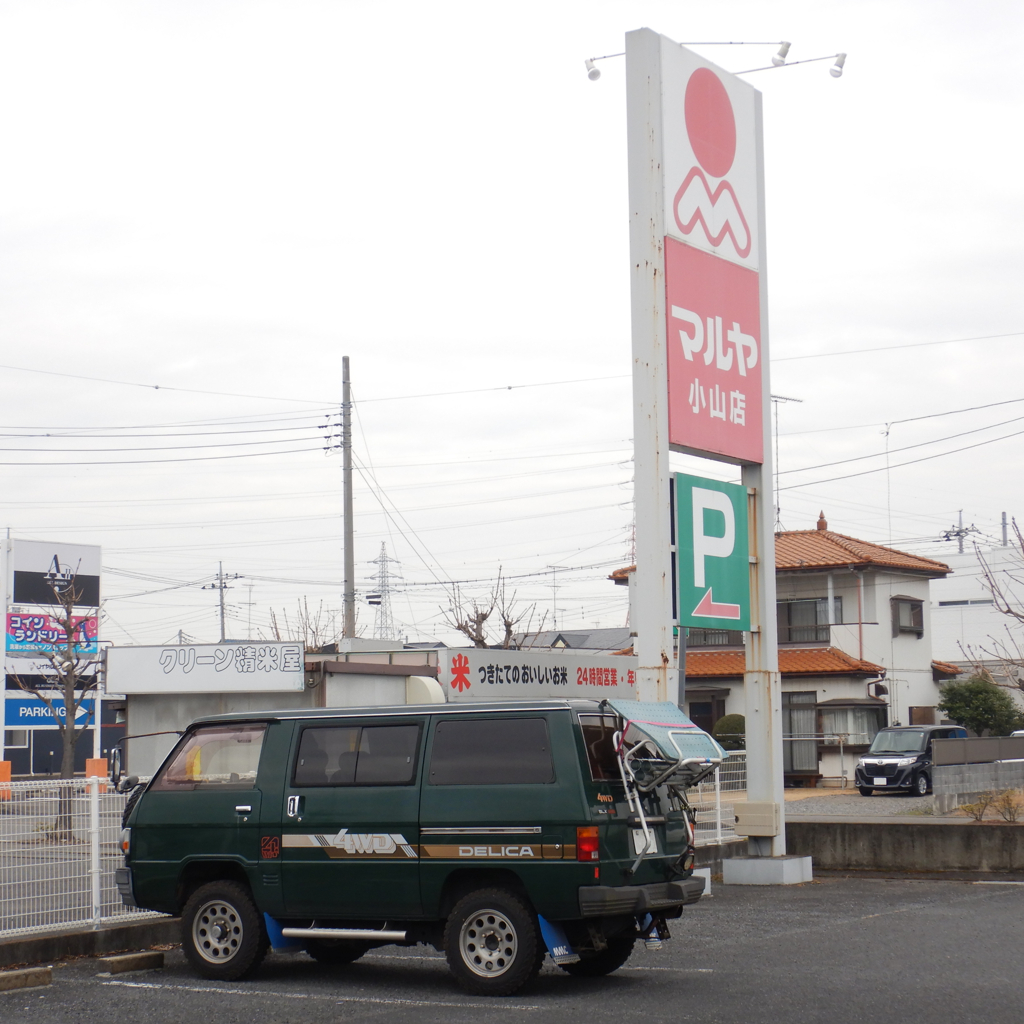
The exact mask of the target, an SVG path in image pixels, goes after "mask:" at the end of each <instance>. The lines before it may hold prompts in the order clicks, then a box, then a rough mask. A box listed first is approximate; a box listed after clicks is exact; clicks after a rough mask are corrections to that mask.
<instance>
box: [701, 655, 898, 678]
mask: <svg viewBox="0 0 1024 1024" xmlns="http://www.w3.org/2000/svg"><path fill="white" fill-rule="evenodd" d="M743 668H744V654H743V651H687V652H686V677H687V679H690V678H695V679H701V678H711V677H716V676H721V677H725V676H741V675H743ZM779 671H780V672H781V673H782V675H783V676H823V675H858V676H859V675H871V676H877V675H881V674H882V673H883V672H884V671H885V670H884V669H883V668H882V666H881V665H875V664H873V663H872V662H870V661H861V660H859V659H858V658H852V657H850V655H849V654H845V653H844V652H843V651H840V650H838V649H837V648H835V647H807V648H804V647H782V648H780V649H779Z"/></svg>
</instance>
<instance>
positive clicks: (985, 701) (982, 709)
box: [938, 676, 1021, 736]
mask: <svg viewBox="0 0 1024 1024" xmlns="http://www.w3.org/2000/svg"><path fill="white" fill-rule="evenodd" d="M940 692H941V693H942V700H940V701H939V705H938V706H939V710H940V711H941V712H943V713H944V714H945V715H946V717H947V718H949V719H950V720H951V721H954V722H956V724H957V725H963V726H966V727H967V728H968V729H970V730H971V731H972V732H975V733H977V735H979V736H981V735H982V733H984V732H986V731H987V732H988V733H989V735H991V736H1006V735H1008V734H1009V733H1011V732H1012V731H1013V730H1014V729H1017V728H1019V727H1020V720H1021V716H1020V712H1019V711H1018V710H1017V706H1016V704H1014V702H1013V698H1012V697H1011V696H1010V695H1009V694H1008V693H1007V692H1006V690H1004V689H1002V688H1001V687H999V686H996V684H995V683H993V682H992V681H991V680H990V679H986V678H984V676H971V678H970V679H968V680H966V681H965V682H962V683H947V684H946V685H945V686H943V687H942V690H941V691H940Z"/></svg>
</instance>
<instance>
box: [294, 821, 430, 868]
mask: <svg viewBox="0 0 1024 1024" xmlns="http://www.w3.org/2000/svg"><path fill="white" fill-rule="evenodd" d="M281 845H282V846H284V847H289V848H293V849H295V848H298V849H309V848H310V847H315V848H317V849H322V850H325V851H326V852H327V856H328V857H330V858H331V859H332V860H333V859H339V858H340V859H344V858H352V857H358V858H363V857H372V858H374V859H375V860H376V859H377V858H389V857H395V858H397V859H399V860H403V859H406V858H409V857H413V858H415V857H416V856H417V853H416V850H415V849H414V847H413V846H412V845H411V844H410V843H408V842H407V841H406V838H405V836H403V835H401V834H400V833H398V832H349V830H348V829H347V828H343V829H341V830H340V831H339V832H338V834H337V835H334V836H321V835H313V836H309V835H305V836H304V835H286V836H282V837H281Z"/></svg>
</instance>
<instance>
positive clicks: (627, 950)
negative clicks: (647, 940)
mask: <svg viewBox="0 0 1024 1024" xmlns="http://www.w3.org/2000/svg"><path fill="white" fill-rule="evenodd" d="M635 943H636V936H635V935H619V936H616V937H615V938H613V939H609V940H608V948H607V949H602V950H601V952H600V953H591V954H590V955H589V956H588V955H586V954H583V953H581V954H580V959H579V961H578V962H577V963H574V964H559V965H558V966H559V967H561V968H562V970H563V971H565V973H566V974H571V975H573V976H574V977H576V978H601V977H604V975H606V974H611V973H612V971H617V970H618V969H619V968H620V967H621V966H622V965H623V964H624V963H625V962H626V961H627V960H628V959H629V958H630V955H631V954H632V952H633V946H634V944H635Z"/></svg>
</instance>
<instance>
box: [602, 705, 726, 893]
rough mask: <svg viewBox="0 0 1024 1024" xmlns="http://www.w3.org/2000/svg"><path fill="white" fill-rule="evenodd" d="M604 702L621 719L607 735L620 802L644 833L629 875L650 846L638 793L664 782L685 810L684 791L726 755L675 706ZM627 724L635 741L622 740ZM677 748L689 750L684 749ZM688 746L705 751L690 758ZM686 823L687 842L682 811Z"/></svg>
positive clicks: (688, 823) (688, 822) (689, 824)
mask: <svg viewBox="0 0 1024 1024" xmlns="http://www.w3.org/2000/svg"><path fill="white" fill-rule="evenodd" d="M608 704H609V706H610V707H611V708H612V709H613V710H614V711H616V712H617V713H618V714H619V715H620V717H622V718H623V719H624V725H623V727H622V729H621V730H619V731H618V732H616V733H615V735H614V737H613V743H614V745H615V756H616V761H617V762H618V765H619V774H620V775H621V777H622V783H623V786H624V787H625V790H626V802H627V804H628V806H629V810H630V813H631V814H635V815H636V817H637V820H638V821H639V824H640V829H641V831H642V832H643V836H644V845H643V848H642V849H641V850H639V851H637V857H636V860H635V861H634V862H633V865H632V867H631V868H630V869H629V873H630V875H633V874H635V873H636V869H637V868H638V867H639V866H640V862H641V861H642V860H643V858H644V857H645V856H646V855H647V854H648V853H649V852H650V851H651V850H652V848H653V845H654V833H653V832H651V830H650V827H649V825H648V822H647V817H646V815H645V814H644V807H643V799H642V798H643V796H644V795H645V794H647V793H652V792H654V790H656V789H657V788H658V787H659V786H663V785H664V786H667V787H668V788H669V789H670V790H671V791H672V792H673V793H675V795H676V796H677V797H678V799H679V801H680V803H682V805H683V807H684V808H686V809H688V808H689V801H688V800H687V799H686V790H687V789H689V788H690V787H691V786H695V785H696V784H697V783H698V782H700V781H701V780H702V779H705V778H707V776H708V775H710V774H711V773H712V772H713V771H714V770H715V769H716V768H717V767H718V766H719V765H720V764H721V763H722V761H723V760H724V759H725V758H726V757H727V756H728V755H727V754H726V753H725V751H724V750H723V749H722V748H721V747H720V746H719V745H718V743H716V742H715V741H714V740H713V739H712V738H711V737H710V736H708V734H707V733H705V732H704V731H703V730H702V729H699V728H697V726H695V725H694V723H693V722H691V721H690V719H689V718H687V717H686V716H685V715H684V714H683V713H682V711H680V710H679V708H678V707H677V706H676V705H675V704H669V703H667V702H666V703H663V704H641V703H640V702H633V701H608ZM634 715H635V716H636V717H633V716H634ZM630 726H635V727H636V731H637V732H638V733H640V736H639V738H637V739H636V741H635V742H632V741H630V740H628V739H627V734H628V733H629V730H630ZM683 746H685V747H688V748H690V749H688V750H685V751H684V750H683V749H682V747H683ZM694 747H698V748H699V747H706V748H707V749H706V752H705V753H703V754H700V755H699V756H694V749H693V748H694ZM669 748H670V749H669ZM688 755H689V756H688ZM709 755H714V756H709ZM686 827H687V831H688V832H689V833H690V836H689V839H690V842H691V843H692V840H693V835H692V832H693V822H692V821H691V820H690V817H689V815H688V814H687V815H686Z"/></svg>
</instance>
